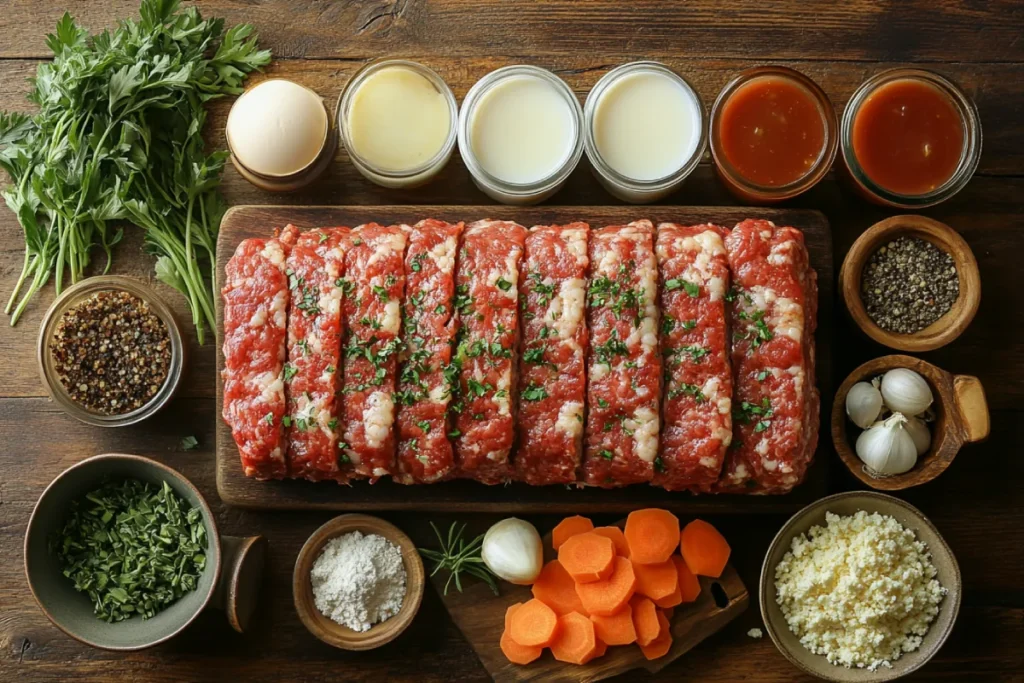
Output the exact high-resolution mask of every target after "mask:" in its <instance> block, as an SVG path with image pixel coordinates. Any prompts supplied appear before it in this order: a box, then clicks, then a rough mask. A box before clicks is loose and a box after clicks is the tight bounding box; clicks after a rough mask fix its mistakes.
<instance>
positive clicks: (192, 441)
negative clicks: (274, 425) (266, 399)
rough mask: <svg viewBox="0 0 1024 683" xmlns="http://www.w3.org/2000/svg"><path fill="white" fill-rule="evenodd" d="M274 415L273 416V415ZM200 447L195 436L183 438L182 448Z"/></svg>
mask: <svg viewBox="0 0 1024 683" xmlns="http://www.w3.org/2000/svg"><path fill="white" fill-rule="evenodd" d="M271 417H273V416H271ZM197 448H199V440H198V439H196V437H194V436H186V437H185V438H183V439H182V440H181V450H183V451H194V450H196V449H197Z"/></svg>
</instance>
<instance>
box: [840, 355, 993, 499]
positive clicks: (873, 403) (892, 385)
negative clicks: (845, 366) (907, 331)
mask: <svg viewBox="0 0 1024 683" xmlns="http://www.w3.org/2000/svg"><path fill="white" fill-rule="evenodd" d="M988 434H989V413H988V404H987V402H986V401H985V390H984V388H983V387H982V386H981V382H980V381H979V380H978V378H977V377H972V376H970V375H954V374H952V373H949V372H946V371H945V370H942V369H941V368H938V367H936V366H934V365H932V364H931V363H927V362H925V361H923V360H921V359H919V358H913V357H911V356H903V355H891V356H883V357H881V358H876V359H874V360H871V361H868V362H867V363H864V364H863V365H861V366H860V367H859V368H857V369H856V370H854V371H853V372H852V373H850V375H849V377H847V378H846V380H845V381H844V382H843V384H842V385H841V386H840V387H839V391H837V392H836V397H835V401H834V402H833V404H832V443H833V444H834V445H835V449H836V452H837V453H839V457H840V458H842V460H843V463H844V464H845V465H846V467H847V468H848V469H849V470H850V472H852V473H853V475H854V476H855V477H857V478H858V479H860V480H861V481H862V482H864V483H865V484H867V485H868V486H870V487H871V488H873V489H878V490H882V491H898V490H901V489H906V488H910V487H911V486H919V485H921V484H924V483H927V482H929V481H931V480H932V479H934V478H935V477H937V476H939V475H940V474H942V472H943V471H945V469H946V468H947V467H949V464H950V463H951V462H953V458H955V457H956V454H957V453H958V452H959V451H960V447H961V446H963V445H964V444H965V443H975V442H977V441H982V440H984V439H985V438H986V437H988Z"/></svg>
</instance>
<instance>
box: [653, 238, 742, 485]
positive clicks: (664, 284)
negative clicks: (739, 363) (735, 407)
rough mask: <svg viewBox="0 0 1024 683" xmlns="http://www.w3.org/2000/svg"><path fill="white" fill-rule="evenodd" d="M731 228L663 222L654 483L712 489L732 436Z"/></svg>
mask: <svg viewBox="0 0 1024 683" xmlns="http://www.w3.org/2000/svg"><path fill="white" fill-rule="evenodd" d="M727 232H728V231H727V230H726V229H725V228H721V227H719V226H717V225H694V226H690V227H683V226H679V225H675V224H672V223H663V224H662V225H659V226H658V241H657V253H658V271H659V276H660V285H661V291H660V301H661V316H662V317H661V352H662V358H663V363H664V367H665V395H664V399H663V402H662V427H661V455H660V456H659V457H658V459H657V460H655V461H654V464H655V467H654V480H653V483H654V484H656V485H657V486H661V487H663V488H666V489H668V490H670V491H681V490H684V489H690V490H693V491H708V490H710V488H711V487H712V485H714V483H715V482H716V481H717V480H718V475H719V473H720V472H721V470H722V461H723V460H724V459H725V451H726V449H727V448H728V447H729V442H730V441H731V439H732V400H731V399H732V373H731V372H730V370H729V339H728V325H727V317H726V310H725V305H726V302H725V295H726V292H727V291H728V288H729V262H728V260H727V259H726V255H725V245H724V244H723V243H722V237H723V235H725V234H726V233H727Z"/></svg>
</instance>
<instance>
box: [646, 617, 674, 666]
mask: <svg viewBox="0 0 1024 683" xmlns="http://www.w3.org/2000/svg"><path fill="white" fill-rule="evenodd" d="M658 624H659V625H660V627H661V632H660V633H659V634H658V637H657V638H655V639H654V640H652V641H651V642H650V643H649V644H647V645H641V646H640V651H641V652H643V653H644V657H646V658H647V659H657V658H659V657H664V656H665V655H667V654H668V651H669V650H670V649H672V627H671V626H670V625H669V623H668V617H666V616H665V615H664V613H662V612H661V610H658Z"/></svg>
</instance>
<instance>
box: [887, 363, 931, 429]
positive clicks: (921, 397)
mask: <svg viewBox="0 0 1024 683" xmlns="http://www.w3.org/2000/svg"><path fill="white" fill-rule="evenodd" d="M882 398H883V399H884V400H885V405H886V406H887V407H888V408H889V410H891V411H892V412H894V413H903V414H904V415H907V416H910V417H917V416H918V415H920V414H921V413H923V412H924V411H926V410H928V406H930V405H931V404H932V400H933V398H932V390H931V387H929V386H928V382H926V381H925V379H924V377H922V376H921V375H919V374H917V373H916V372H914V371H913V370H907V369H906V368H894V369H892V370H890V371H889V372H887V373H885V375H883V376H882Z"/></svg>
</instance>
